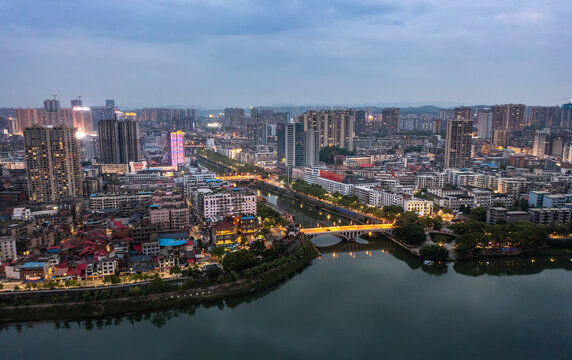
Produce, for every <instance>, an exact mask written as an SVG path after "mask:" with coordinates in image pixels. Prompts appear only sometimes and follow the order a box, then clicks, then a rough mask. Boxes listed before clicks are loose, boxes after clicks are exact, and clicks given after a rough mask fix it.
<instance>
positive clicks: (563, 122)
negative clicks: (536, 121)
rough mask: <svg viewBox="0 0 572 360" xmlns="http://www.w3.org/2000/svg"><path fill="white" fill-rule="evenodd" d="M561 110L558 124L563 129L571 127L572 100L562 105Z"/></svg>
mask: <svg viewBox="0 0 572 360" xmlns="http://www.w3.org/2000/svg"><path fill="white" fill-rule="evenodd" d="M561 111H562V115H561V118H560V126H561V127H563V128H564V129H570V128H572V100H571V101H570V102H569V103H568V104H564V105H562V110H561Z"/></svg>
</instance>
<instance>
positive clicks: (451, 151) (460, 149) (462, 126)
mask: <svg viewBox="0 0 572 360" xmlns="http://www.w3.org/2000/svg"><path fill="white" fill-rule="evenodd" d="M472 131H473V120H470V119H463V118H457V119H453V120H450V121H449V122H448V123H447V145H446V147H445V167H448V168H455V169H461V168H467V167H469V166H470V165H471V132H472Z"/></svg>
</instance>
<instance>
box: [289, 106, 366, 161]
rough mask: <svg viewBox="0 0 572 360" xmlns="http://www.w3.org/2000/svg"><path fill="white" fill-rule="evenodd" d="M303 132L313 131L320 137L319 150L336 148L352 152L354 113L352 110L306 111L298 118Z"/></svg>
mask: <svg viewBox="0 0 572 360" xmlns="http://www.w3.org/2000/svg"><path fill="white" fill-rule="evenodd" d="M298 122H300V123H303V124H304V130H310V129H313V130H315V131H318V133H319V135H320V148H323V147H327V146H337V147H339V148H343V149H348V150H350V151H351V150H353V149H354V137H355V112H354V111H353V110H321V111H320V112H319V113H318V112H316V111H307V112H305V113H303V114H301V115H299V116H298Z"/></svg>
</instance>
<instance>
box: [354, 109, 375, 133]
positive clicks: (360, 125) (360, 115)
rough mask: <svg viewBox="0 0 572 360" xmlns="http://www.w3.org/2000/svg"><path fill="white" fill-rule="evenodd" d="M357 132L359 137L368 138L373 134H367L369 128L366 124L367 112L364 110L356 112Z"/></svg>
mask: <svg viewBox="0 0 572 360" xmlns="http://www.w3.org/2000/svg"><path fill="white" fill-rule="evenodd" d="M355 117H356V120H355V125H354V126H355V132H356V135H357V136H367V135H371V134H367V127H366V122H365V111H363V110H356V111H355Z"/></svg>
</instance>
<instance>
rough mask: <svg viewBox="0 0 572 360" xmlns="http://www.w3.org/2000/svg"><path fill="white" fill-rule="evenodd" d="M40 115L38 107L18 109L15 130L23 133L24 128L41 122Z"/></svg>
mask: <svg viewBox="0 0 572 360" xmlns="http://www.w3.org/2000/svg"><path fill="white" fill-rule="evenodd" d="M39 122H40V117H39V116H38V110H36V109H30V108H26V109H20V108H18V109H16V126H15V128H14V130H15V131H16V132H17V133H23V131H24V129H25V128H27V127H30V126H32V125H36V124H39Z"/></svg>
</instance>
